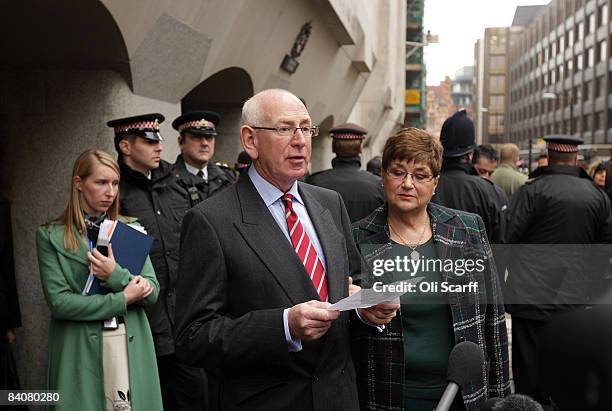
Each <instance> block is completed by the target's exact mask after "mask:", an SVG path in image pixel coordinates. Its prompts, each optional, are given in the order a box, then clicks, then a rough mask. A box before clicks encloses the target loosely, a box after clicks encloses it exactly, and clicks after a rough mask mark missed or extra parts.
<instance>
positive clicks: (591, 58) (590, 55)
mask: <svg viewBox="0 0 612 411" xmlns="http://www.w3.org/2000/svg"><path fill="white" fill-rule="evenodd" d="M586 57H587V60H586V62H585V63H586V66H587V67H593V66H594V65H595V50H593V47H590V48H589V49H587V52H586Z"/></svg>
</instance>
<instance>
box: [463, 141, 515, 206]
mask: <svg viewBox="0 0 612 411" xmlns="http://www.w3.org/2000/svg"><path fill="white" fill-rule="evenodd" d="M498 162H499V156H498V155H497V151H495V149H494V148H493V146H492V145H490V144H481V145H479V146H478V147H476V149H475V150H474V154H473V155H472V166H473V169H474V171H475V172H476V173H477V174H478V175H479V176H480V177H482V178H484V179H486V180H488V181H491V174H493V172H494V171H495V169H496V168H497V164H498ZM491 182H492V181H491ZM493 187H494V188H495V192H496V193H497V199H498V201H499V205H500V207H501V210H502V211H505V210H506V209H507V208H508V205H509V203H510V201H509V200H508V196H507V195H506V192H505V191H504V190H503V189H502V188H501V187H500V186H498V185H497V184H495V183H493Z"/></svg>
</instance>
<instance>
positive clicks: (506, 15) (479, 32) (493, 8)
mask: <svg viewBox="0 0 612 411" xmlns="http://www.w3.org/2000/svg"><path fill="white" fill-rule="evenodd" d="M548 3H549V0H425V16H424V22H423V31H424V32H425V33H426V32H427V30H430V31H431V34H437V35H438V38H439V43H437V44H431V45H429V46H427V47H425V64H426V65H427V85H429V86H431V85H438V84H439V83H440V82H441V81H443V80H444V77H445V76H447V75H448V76H449V77H450V78H453V76H454V75H455V72H456V71H457V70H459V69H460V68H461V67H464V66H473V65H474V44H475V43H476V40H477V39H478V38H481V37H483V36H484V29H485V27H505V26H510V25H511V24H512V19H513V18H514V10H515V9H516V6H529V5H538V4H548Z"/></svg>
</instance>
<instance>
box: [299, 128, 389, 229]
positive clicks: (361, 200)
mask: <svg viewBox="0 0 612 411" xmlns="http://www.w3.org/2000/svg"><path fill="white" fill-rule="evenodd" d="M329 133H330V136H331V137H332V138H333V139H339V140H361V141H362V140H363V139H364V138H365V136H366V134H367V130H366V129H364V128H363V127H360V126H358V125H357V124H352V123H346V124H342V125H339V126H336V127H334V128H332V129H331V130H330V132H329ZM360 168H361V159H360V157H359V156H354V157H339V156H337V157H335V158H334V159H333V160H332V168H331V169H329V170H324V171H320V172H318V173H314V174H311V175H310V176H308V178H307V179H306V182H307V183H309V184H313V185H315V186H319V187H325V188H329V189H330V190H334V191H337V192H338V193H340V195H341V196H342V200H344V205H345V206H346V211H348V215H349V218H350V219H351V222H355V221H359V220H361V219H362V218H365V217H367V216H368V215H370V213H372V212H373V211H374V210H375V209H376V208H378V207H379V206H380V205H382V204H383V203H384V201H385V198H384V194H383V191H382V184H381V179H380V177H378V176H375V175H373V174H372V173H369V172H367V171H365V170H361V169H360Z"/></svg>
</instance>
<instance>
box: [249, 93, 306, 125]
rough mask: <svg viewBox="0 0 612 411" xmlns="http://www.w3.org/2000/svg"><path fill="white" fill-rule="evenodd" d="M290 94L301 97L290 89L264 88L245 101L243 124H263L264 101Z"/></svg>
mask: <svg viewBox="0 0 612 411" xmlns="http://www.w3.org/2000/svg"><path fill="white" fill-rule="evenodd" d="M286 95H290V96H292V97H295V98H296V99H298V100H299V98H298V97H297V96H296V95H295V94H293V93H292V92H290V91H287V90H283V89H280V88H272V89H267V90H262V91H260V92H259V93H257V94H255V95H254V96H253V97H251V98H250V99H248V100H247V101H245V102H244V104H243V106H242V124H246V125H249V126H261V123H262V121H263V113H262V105H263V104H262V103H263V102H265V101H266V100H268V99H275V98H279V97H281V96H286Z"/></svg>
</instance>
